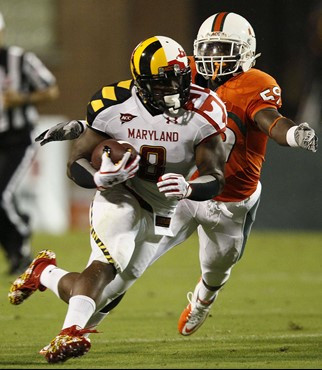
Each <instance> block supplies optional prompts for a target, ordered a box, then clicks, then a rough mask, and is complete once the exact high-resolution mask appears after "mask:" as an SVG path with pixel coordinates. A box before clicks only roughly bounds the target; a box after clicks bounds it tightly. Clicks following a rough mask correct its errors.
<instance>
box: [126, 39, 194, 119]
mask: <svg viewBox="0 0 322 370" xmlns="http://www.w3.org/2000/svg"><path fill="white" fill-rule="evenodd" d="M130 67H131V72H132V76H133V79H134V83H135V85H136V87H137V89H138V93H139V96H140V97H141V99H142V100H143V102H144V103H145V104H149V105H151V106H152V107H154V108H156V109H158V110H160V111H162V112H163V111H166V110H168V111H170V112H174V113H176V112H177V111H178V109H179V108H181V107H183V106H184V105H185V103H186V102H187V100H188V98H189V93H190V84H191V70H190V67H189V61H188V58H187V55H186V52H185V51H184V49H183V47H182V46H181V45H179V44H178V43H177V42H176V41H174V40H172V39H171V38H169V37H165V36H153V37H150V38H148V39H146V40H144V41H141V42H140V43H139V44H138V45H137V47H136V48H135V49H134V51H133V53H132V56H131V61H130Z"/></svg>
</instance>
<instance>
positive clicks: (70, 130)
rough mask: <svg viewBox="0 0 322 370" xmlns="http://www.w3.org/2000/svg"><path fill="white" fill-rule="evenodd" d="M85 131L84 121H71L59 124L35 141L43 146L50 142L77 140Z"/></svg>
mask: <svg viewBox="0 0 322 370" xmlns="http://www.w3.org/2000/svg"><path fill="white" fill-rule="evenodd" d="M85 129H86V124H85V121H80V120H78V121H77V120H72V121H67V122H61V123H58V124H57V125H56V126H53V127H51V128H50V129H48V130H46V131H44V132H43V133H42V134H40V135H39V136H37V137H36V139H35V141H40V145H45V144H47V143H49V142H50V141H63V140H74V139H77V138H78V137H79V136H80V135H81V134H82V133H83V132H84V131H85Z"/></svg>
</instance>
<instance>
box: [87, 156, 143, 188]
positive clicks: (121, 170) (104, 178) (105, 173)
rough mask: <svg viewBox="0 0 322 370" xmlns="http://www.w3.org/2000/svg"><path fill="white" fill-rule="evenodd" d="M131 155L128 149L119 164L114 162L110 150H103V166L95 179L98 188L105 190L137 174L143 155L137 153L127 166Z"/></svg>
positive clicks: (95, 175) (96, 173)
mask: <svg viewBox="0 0 322 370" xmlns="http://www.w3.org/2000/svg"><path fill="white" fill-rule="evenodd" d="M130 157H131V153H130V152H129V151H128V152H126V153H124V155H123V158H122V159H121V160H120V161H119V162H118V163H117V164H114V163H113V162H112V160H111V158H110V157H109V152H108V151H104V152H103V154H102V164H101V167H100V169H99V171H97V172H95V174H94V181H95V184H96V186H97V188H98V190H101V191H103V190H105V189H107V188H110V187H112V186H114V185H116V184H120V183H121V182H124V181H126V180H128V179H130V178H131V177H134V176H135V174H136V172H137V170H138V169H139V161H140V158H141V157H140V156H139V155H137V156H136V158H135V159H134V160H133V161H132V162H131V163H130V165H128V166H126V164H127V162H128V160H129V158H130Z"/></svg>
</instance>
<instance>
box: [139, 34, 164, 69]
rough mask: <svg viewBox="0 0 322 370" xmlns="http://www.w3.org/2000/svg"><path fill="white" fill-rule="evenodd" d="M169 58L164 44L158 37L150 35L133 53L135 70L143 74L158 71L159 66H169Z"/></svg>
mask: <svg viewBox="0 0 322 370" xmlns="http://www.w3.org/2000/svg"><path fill="white" fill-rule="evenodd" d="M167 64H168V63H167V59H166V56H165V53H164V51H163V49H162V45H161V43H160V41H159V40H158V38H157V37H150V38H149V39H147V40H145V41H143V42H142V43H141V44H139V46H138V47H137V49H136V50H135V51H134V54H133V67H134V70H135V72H136V73H137V74H138V75H140V76H142V75H151V74H157V73H158V67H161V66H167Z"/></svg>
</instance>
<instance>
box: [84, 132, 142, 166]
mask: <svg viewBox="0 0 322 370" xmlns="http://www.w3.org/2000/svg"><path fill="white" fill-rule="evenodd" d="M105 147H108V148H110V158H111V160H112V162H113V163H118V162H119V161H120V160H121V159H122V158H123V155H124V153H126V151H128V150H130V151H131V157H130V159H129V161H128V163H127V164H129V163H131V161H133V160H134V159H135V157H136V155H137V151H136V150H135V148H134V147H133V146H132V145H131V144H130V143H128V142H124V141H117V140H115V139H107V140H104V141H102V142H100V143H99V144H98V145H97V146H96V147H95V149H94V150H93V152H92V157H91V164H92V166H93V167H94V168H95V169H96V170H99V168H100V167H101V162H102V154H103V150H104V148H105Z"/></svg>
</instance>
